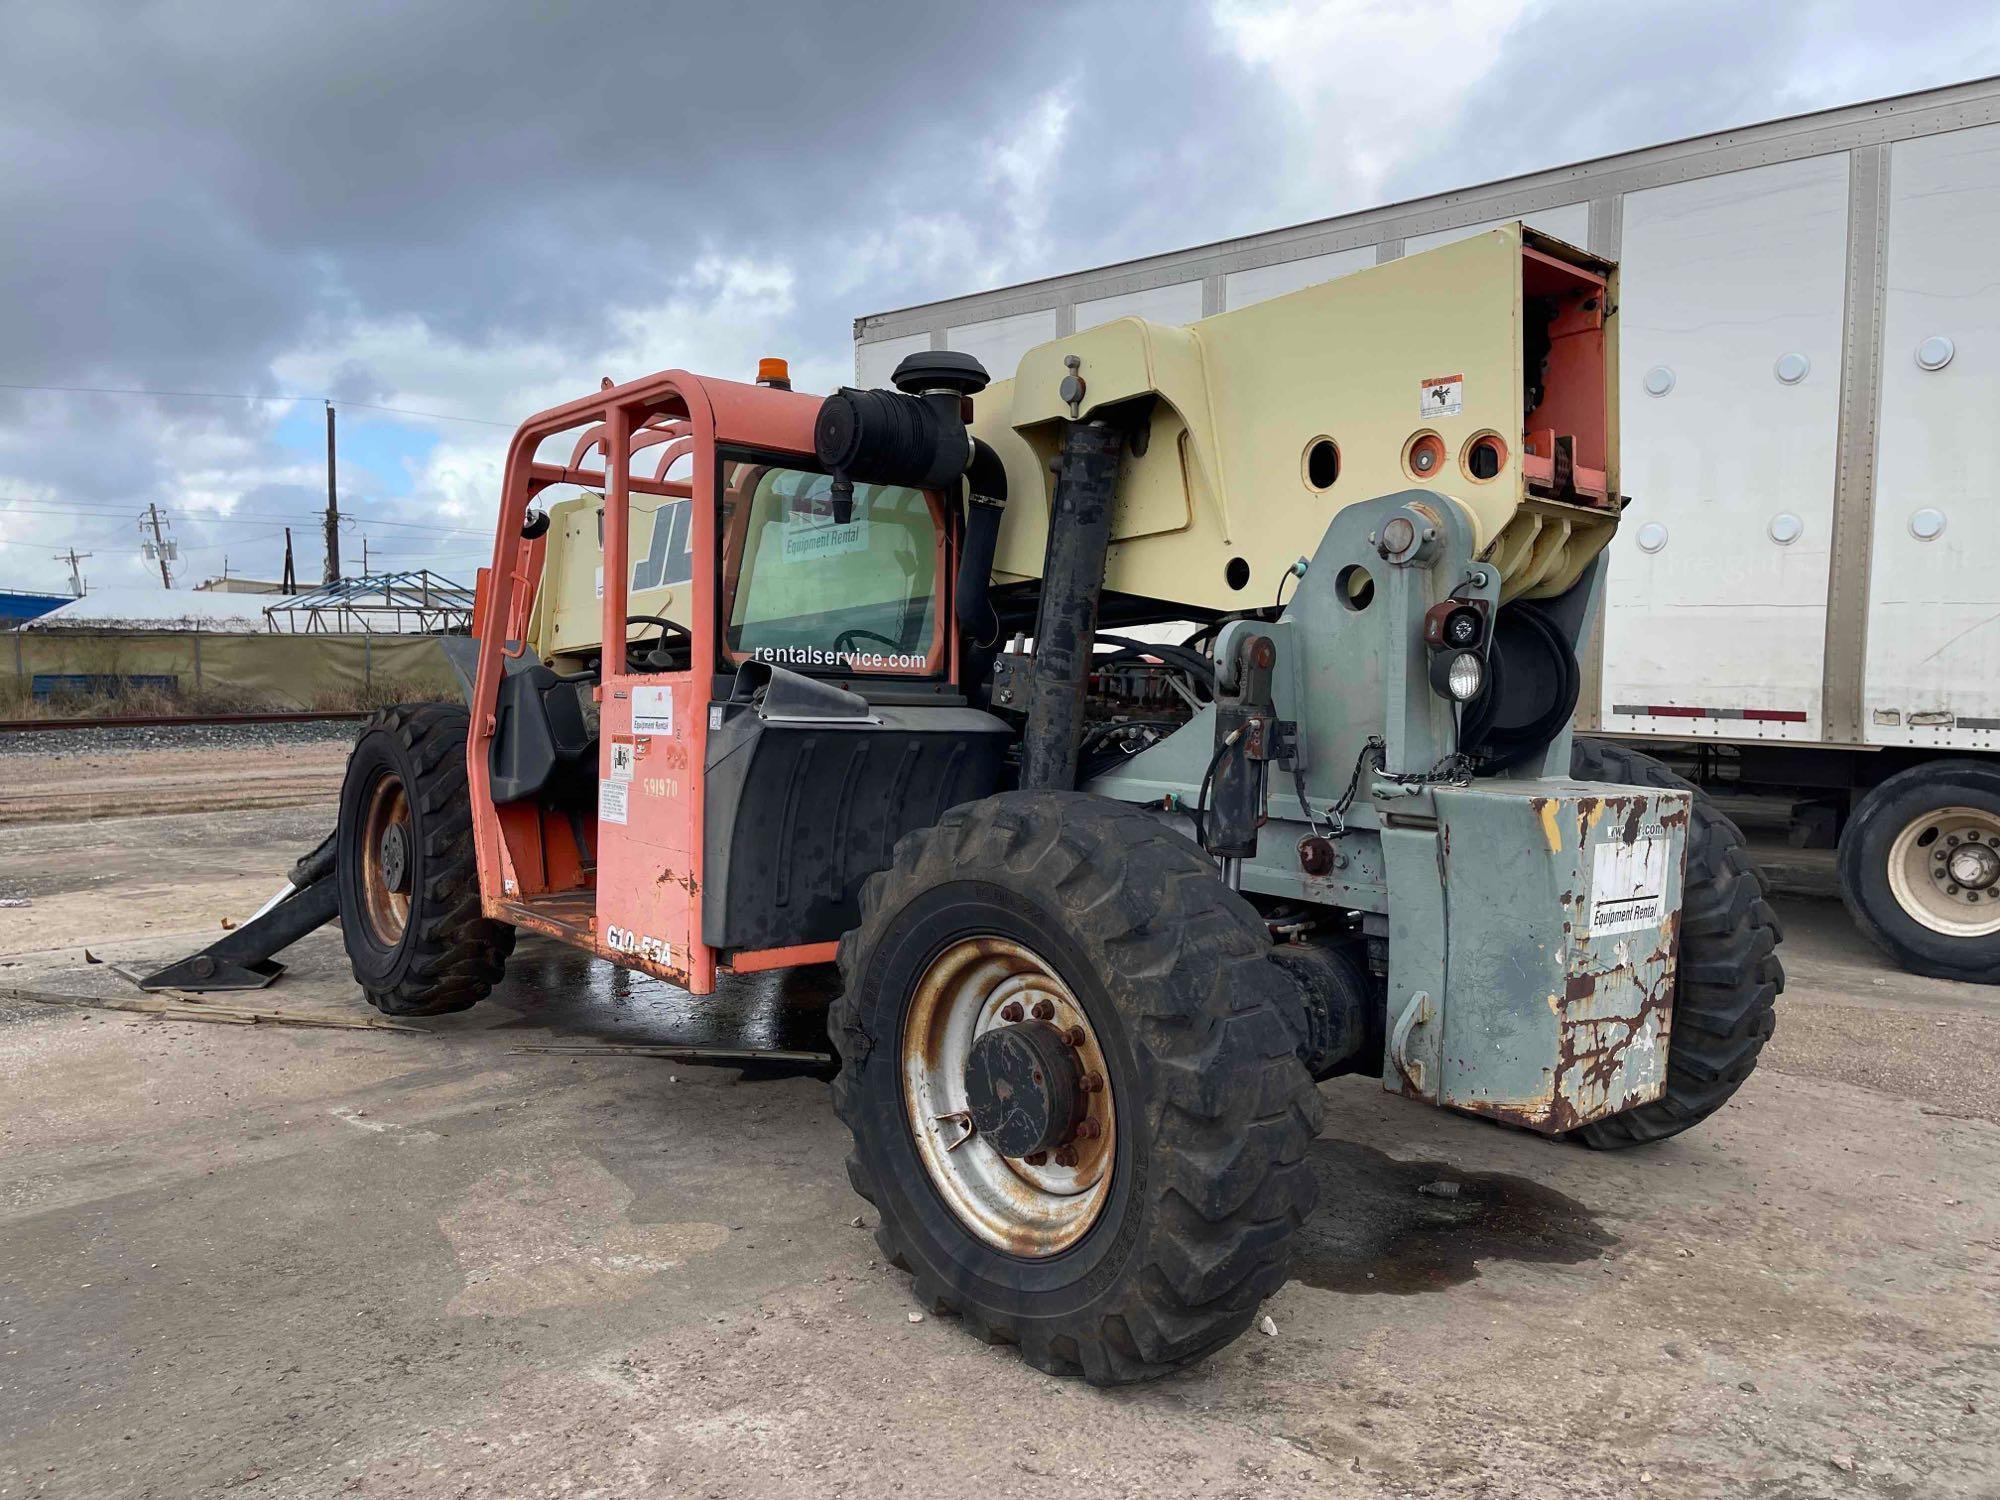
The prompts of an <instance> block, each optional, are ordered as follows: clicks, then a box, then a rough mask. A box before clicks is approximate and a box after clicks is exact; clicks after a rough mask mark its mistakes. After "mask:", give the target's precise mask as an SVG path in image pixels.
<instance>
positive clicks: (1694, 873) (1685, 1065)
mask: <svg viewBox="0 0 2000 1500" xmlns="http://www.w3.org/2000/svg"><path fill="white" fill-rule="evenodd" d="M1570 774H1571V775H1573V776H1575V777H1576V778H1577V779H1578V780H1580V781H1609V782H1615V783H1618V784H1620V785H1624V786H1651V787H1664V788H1669V789H1671V790H1674V791H1680V792H1688V793H1691V794H1692V798H1693V810H1692V812H1691V814H1690V815H1689V818H1688V831H1687V873H1686V877H1685V879H1684V881H1683V883H1682V889H1681V948H1680V958H1679V962H1678V964H1677V966H1676V969H1675V979H1674V1007H1673V1033H1672V1040H1671V1041H1670V1043H1669V1044H1668V1049H1667V1087H1666V1092H1665V1093H1664V1094H1662V1095H1661V1096H1660V1097H1659V1098H1658V1099H1656V1100H1654V1101H1653V1102H1652V1103H1650V1104H1641V1105H1638V1106H1636V1107H1635V1108H1632V1109H1628V1110H1625V1111H1623V1112H1621V1113H1619V1114H1615V1115H1612V1116H1610V1117H1609V1118H1608V1119H1603V1120H1597V1121H1594V1122H1593V1123H1591V1124H1589V1125H1586V1126H1584V1127H1583V1128H1582V1129H1581V1130H1578V1131H1575V1132H1573V1134H1574V1136H1575V1138H1576V1139H1578V1140H1581V1141H1582V1142H1583V1143H1584V1144H1585V1145H1587V1146H1595V1147H1597V1148H1599V1149H1604V1150H1608V1149H1611V1148H1614V1147H1620V1146H1637V1145H1643V1144H1645V1143H1647V1142H1650V1141H1660V1140H1665V1139H1666V1138H1667V1137H1668V1136H1671V1135H1678V1134H1680V1132H1682V1131H1683V1130H1686V1129H1688V1128H1689V1127H1690V1126H1694V1125H1699V1124H1700V1123H1701V1122H1702V1121H1703V1120H1705V1119H1707V1118H1708V1117H1709V1116H1710V1115H1712V1114H1714V1113H1715V1112H1716V1111H1717V1110H1718V1109H1720V1108H1721V1107H1722V1106H1723V1105H1724V1104H1726V1103H1727V1102H1728V1101H1729V1097H1730V1095H1732V1094H1734V1093H1735V1092H1736V1091H1737V1089H1739V1088H1741V1087H1742V1086H1743V1081H1744V1080H1745V1079H1746V1078H1748V1077H1749V1076H1750V1074H1751V1072H1752V1071H1753V1070H1754V1069H1755V1068H1756V1066H1757V1056H1758V1054H1759V1053H1760V1052H1762V1051H1763V1050H1764V1043H1765V1042H1767V1041H1768V1040H1770V1037H1771V1032H1772V1030H1773V1028H1774V1027H1775V1026H1776V1025H1777V1012H1776V1010H1775V1008H1774V1007H1775V1006H1776V1003H1777V999H1778V995H1779V993H1780V992H1781V991H1782V990H1783V989H1784V987H1785V971H1784V969H1783V967H1782V966H1781V965H1780V964H1779V962H1778V955H1777V951H1776V950H1777V945H1778V941H1779V939H1780V938H1781V937H1782V936H1783V935H1784V934H1783V931H1782V929H1781V928H1780V927H1779V925H1778V917H1777V913H1776V912H1774V911H1772V910H1771V905H1770V902H1769V901H1768V900H1767V899H1766V892H1765V887H1764V877H1763V875H1762V873H1761V872H1759V870H1758V869H1757V867H1756V865H1755V864H1753V863H1752V862H1751V859H1750V854H1749V851H1748V850H1747V849H1746V848H1745V847H1744V843H1743V834H1742V832H1741V830H1739V829H1738V828H1737V826H1736V825H1735V824H1734V823H1732V822H1730V821H1729V819H1728V818H1726V817H1724V816H1723V814H1722V811H1721V810H1720V809H1719V808H1717V807H1716V805H1715V804H1714V803H1713V802H1712V801H1710V800H1709V797H1708V794H1707V793H1706V792H1704V791H1702V790H1701V789H1700V788H1698V787H1697V786H1695V784H1694V783H1693V782H1691V781H1688V780H1686V779H1685V778H1683V777H1680V776H1676V775H1675V774H1674V773H1673V772H1672V771H1670V770H1668V769H1667V767H1666V766H1665V765H1663V764H1662V763H1661V762H1659V761H1657V760H1655V759H1654V758H1653V757H1652V756H1650V755H1645V754H1642V753H1641V752H1639V751H1637V750H1628V749H1626V748H1625V747H1624V746H1623V745H1617V744H1612V743H1610V742H1607V741H1605V740H1588V739H1579V740H1577V741H1576V743H1575V747H1574V748H1573V750H1572V751H1571V753H1570Z"/></svg>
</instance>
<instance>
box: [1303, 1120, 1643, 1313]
mask: <svg viewBox="0 0 2000 1500" xmlns="http://www.w3.org/2000/svg"><path fill="white" fill-rule="evenodd" d="M1311 1160H1312V1164H1313V1170H1314V1171H1315V1173H1317V1175H1318V1177H1319V1207H1318V1208H1317V1209H1315V1210H1314V1212H1313V1216H1312V1217H1311V1218H1310V1219H1308V1220H1307V1221H1306V1223H1305V1226H1304V1227H1303V1228H1302V1229H1301V1230H1300V1231H1299V1234H1298V1238H1297V1239H1296V1240H1295V1241H1294V1242H1293V1249H1292V1279H1293V1280H1294V1281H1301V1282H1304V1283H1305V1284H1306V1285H1307V1286H1315V1287H1319V1288H1321V1289H1322V1290H1324V1291H1329V1292H1385V1293H1390V1294H1393V1295H1397V1296H1408V1295H1411V1294H1413V1293H1416V1292H1434V1291H1440V1290H1442V1289H1443V1288H1445V1287H1450V1286H1457V1285H1459V1284H1460V1283H1461V1282H1466V1281H1470V1280H1472V1278H1473V1277H1475V1276H1477V1275H1478V1274H1479V1270H1480V1265H1481V1263H1482V1262H1486V1261H1495V1260H1512V1261H1528V1262H1533V1263H1537V1264H1545V1265H1575V1264H1577V1263H1578V1262H1580V1261H1586V1260H1595V1259H1596V1258H1597V1257H1598V1256H1600V1255H1602V1254H1603V1253H1604V1252H1605V1251H1606V1250H1608V1249H1609V1248H1610V1247H1612V1246H1613V1245H1615V1244H1617V1243H1618V1240H1617V1237H1616V1236H1615V1235H1612V1234H1610V1233H1609V1232H1607V1231H1606V1230H1604V1229H1602V1228H1600V1227H1599V1226H1598V1223H1597V1217H1596V1215H1595V1214H1593V1213H1592V1212H1591V1210H1589V1209H1588V1208H1586V1207H1584V1205H1583V1204H1581V1203H1579V1202H1577V1201H1576V1200H1575V1199H1574V1198H1571V1197H1569V1196H1567V1195H1566V1194H1563V1193H1559V1192H1557V1191H1556V1190H1555V1189H1554V1188H1550V1187H1544V1186H1543V1185H1542V1184H1541V1183H1539V1182H1532V1181H1530V1180H1529V1179H1527V1178H1525V1177H1513V1176H1509V1175H1507V1174H1506V1173H1502V1172H1467V1171H1463V1170H1461V1169H1460V1168H1457V1167H1453V1166H1448V1165H1446V1164H1445V1163H1443V1162H1434V1161H1397V1160H1395V1159H1394V1158H1393V1157H1390V1156H1388V1155H1386V1154H1385V1153H1383V1152H1381V1151H1377V1150H1375V1149H1374V1148H1373V1147H1371V1146H1363V1145H1360V1144H1358V1143H1357V1142H1354V1141H1338V1140H1320V1141H1316V1142H1314V1143H1313V1148H1312V1152H1311ZM1434 1183H1456V1184H1457V1185H1458V1196H1456V1197H1433V1196H1431V1195H1429V1194H1426V1193H1422V1192H1419V1191H1418V1189H1420V1188H1423V1187H1426V1186H1428V1185H1430V1184H1434Z"/></svg>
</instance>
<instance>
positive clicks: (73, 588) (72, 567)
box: [56, 547, 97, 599]
mask: <svg viewBox="0 0 2000 1500" xmlns="http://www.w3.org/2000/svg"><path fill="white" fill-rule="evenodd" d="M96 555H97V554H96V553H94V552H78V551H77V550H76V548H74V547H72V548H70V549H69V551H67V552H58V553H57V554H56V561H57V562H66V563H68V564H69V591H70V593H71V594H72V595H74V596H75V597H76V598H78V599H81V598H82V597H83V574H82V573H80V572H78V571H77V566H76V565H77V564H78V563H80V562H82V561H83V560H84V559H85V558H86V557H95V556H96Z"/></svg>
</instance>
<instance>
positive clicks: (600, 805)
mask: <svg viewBox="0 0 2000 1500" xmlns="http://www.w3.org/2000/svg"><path fill="white" fill-rule="evenodd" d="M631 791H632V783H631V782H629V781H600V782H598V783H597V821H598V822H600V823H623V822H624V821H625V809H626V807H627V806H628V805H629V804H630V796H631Z"/></svg>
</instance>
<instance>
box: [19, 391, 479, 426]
mask: <svg viewBox="0 0 2000 1500" xmlns="http://www.w3.org/2000/svg"><path fill="white" fill-rule="evenodd" d="M0 391H42V392H47V393H50V394H54V395H65V396H165V397H170V398H173V399H175V400H185V401H278V402H298V401H318V402H324V403H326V404H329V405H334V406H352V407H357V408H359V409H360V410H362V411H386V412H393V413H394V414H395V415H397V416H399V417H423V418H425V419H427V420H429V421H432V422H469V423H471V424H472V425H473V426H475V427H504V428H506V429H508V430H509V431H512V430H513V429H514V428H515V427H516V426H517V425H518V424H517V423H514V422H494V421H490V420H488V419H487V418H485V417H455V416H452V415H451V414H449V413H447V412H441V411H417V410H414V409H413V408H411V407H407V406H384V405H382V404H380V403H379V402H374V401H335V400H334V399H333V398H332V397H331V396H258V395H252V394H249V393H247V392H242V391H152V390H139V389H137V388H133V387H126V386H112V385H19V384H16V383H14V382H12V381H0Z"/></svg>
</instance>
